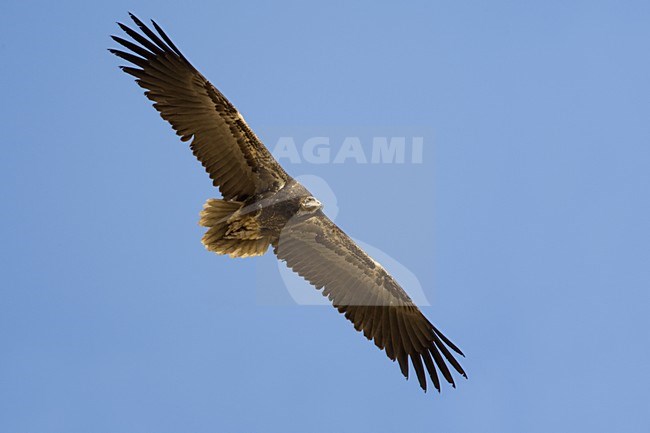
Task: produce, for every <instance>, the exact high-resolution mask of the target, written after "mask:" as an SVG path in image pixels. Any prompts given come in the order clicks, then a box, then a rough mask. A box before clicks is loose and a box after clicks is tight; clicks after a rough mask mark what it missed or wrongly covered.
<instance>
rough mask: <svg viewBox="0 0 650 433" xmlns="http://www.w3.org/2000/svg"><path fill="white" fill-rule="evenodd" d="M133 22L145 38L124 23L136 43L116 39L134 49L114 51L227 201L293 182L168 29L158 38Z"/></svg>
mask: <svg viewBox="0 0 650 433" xmlns="http://www.w3.org/2000/svg"><path fill="white" fill-rule="evenodd" d="M131 18H132V19H133V21H134V22H135V23H136V25H137V26H138V27H139V28H140V30H141V31H142V33H144V35H142V34H140V33H138V32H136V31H134V30H132V29H130V28H129V27H127V26H125V25H124V24H121V23H118V25H119V26H120V27H121V28H122V30H124V32H125V33H126V34H127V35H128V36H130V37H131V38H132V40H133V42H132V41H129V40H126V39H123V38H120V37H117V36H112V38H113V40H115V41H116V42H117V43H119V44H120V45H122V46H123V47H125V48H126V49H127V50H128V51H121V50H114V49H111V50H110V51H111V52H112V53H113V54H115V55H117V56H119V57H121V58H122V59H124V60H127V61H128V62H130V63H132V64H133V65H135V66H137V67H128V66H122V70H124V72H126V73H128V74H130V75H133V76H134V77H135V78H136V82H137V83H138V84H139V85H140V86H141V87H143V88H144V89H146V92H145V95H146V96H147V98H149V99H150V100H152V101H153V102H154V107H155V108H156V110H158V111H159V112H160V115H161V116H162V118H163V119H165V120H166V121H168V122H169V123H170V124H171V125H172V128H173V129H174V130H175V131H176V133H177V134H178V135H179V136H180V137H181V140H183V141H188V140H192V143H191V145H190V147H191V149H192V152H193V153H194V155H195V156H196V157H197V158H198V160H199V161H200V162H201V164H202V165H203V166H204V167H205V169H206V171H207V172H208V174H209V175H210V178H211V179H212V181H213V184H214V185H215V186H217V187H219V190H220V191H221V194H222V195H223V197H224V198H225V199H227V200H231V199H234V200H243V199H246V198H248V197H250V196H252V195H254V194H255V193H257V192H262V191H267V190H269V189H276V188H278V187H279V186H281V185H283V184H284V183H286V181H287V179H289V177H288V175H287V174H286V172H285V171H284V170H283V169H282V167H281V166H280V165H279V164H278V163H277V161H276V160H275V159H274V158H273V156H272V155H271V153H270V152H269V151H268V149H267V148H266V147H265V146H264V145H263V144H262V143H261V142H260V140H259V139H258V138H257V136H256V135H255V134H254V133H253V131H251V129H250V128H249V127H248V125H247V124H246V122H245V121H244V118H243V117H242V116H241V115H240V114H239V112H238V111H237V110H236V109H235V107H234V106H233V105H232V104H231V103H230V102H229V101H228V100H227V99H226V98H225V96H223V94H222V93H221V92H220V91H219V90H217V89H216V88H215V87H214V86H213V85H212V84H210V82H209V81H208V80H206V79H205V77H203V75H201V73H199V72H198V71H197V70H196V69H195V68H194V67H193V66H192V65H191V64H190V63H189V62H188V61H187V59H186V58H185V57H184V56H183V54H181V52H180V51H179V50H178V48H176V46H175V45H174V44H173V43H172V41H171V40H170V39H169V37H168V36H167V35H166V34H165V33H164V32H163V31H162V29H161V28H160V27H159V26H158V25H157V24H156V23H155V22H153V21H152V23H153V26H154V28H155V29H156V31H157V32H158V34H156V33H154V32H153V31H152V30H151V29H150V28H148V27H147V26H146V25H144V23H142V22H141V21H140V20H139V19H138V18H136V17H135V16H133V15H131Z"/></svg>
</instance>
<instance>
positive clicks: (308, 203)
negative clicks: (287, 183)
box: [299, 195, 323, 214]
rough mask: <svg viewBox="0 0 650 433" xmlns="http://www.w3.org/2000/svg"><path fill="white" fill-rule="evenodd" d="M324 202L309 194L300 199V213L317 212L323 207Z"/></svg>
mask: <svg viewBox="0 0 650 433" xmlns="http://www.w3.org/2000/svg"><path fill="white" fill-rule="evenodd" d="M322 207H323V204H322V203H321V202H319V201H318V200H316V199H315V198H314V197H312V196H311V195H310V196H307V197H303V198H302V199H300V210H299V212H300V213H303V214H304V213H312V212H316V211H317V210H318V209H321V208H322Z"/></svg>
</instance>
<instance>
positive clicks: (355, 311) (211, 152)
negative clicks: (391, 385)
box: [110, 15, 467, 391]
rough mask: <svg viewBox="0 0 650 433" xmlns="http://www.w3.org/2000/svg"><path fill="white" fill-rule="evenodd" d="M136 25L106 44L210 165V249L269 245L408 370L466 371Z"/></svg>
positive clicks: (237, 122) (402, 297)
mask: <svg viewBox="0 0 650 433" xmlns="http://www.w3.org/2000/svg"><path fill="white" fill-rule="evenodd" d="M131 18H132V19H133V21H134V22H135V24H136V25H137V27H139V29H140V31H141V33H138V32H136V31H135V30H133V29H131V28H129V27H127V26H125V25H124V24H119V26H120V28H121V29H122V30H123V31H124V32H125V33H126V34H127V35H128V36H129V37H130V38H131V41H129V40H126V39H123V38H120V37H117V36H112V38H113V40H115V41H116V42H117V43H119V44H120V45H122V46H123V47H124V48H126V50H125V51H120V50H115V49H111V50H110V52H112V53H113V54H115V55H117V56H119V57H121V58H122V59H124V60H126V61H128V62H130V63H131V64H132V66H122V67H121V68H122V70H123V71H124V72H126V73H127V74H130V75H132V76H134V77H135V78H136V82H137V83H138V84H139V85H140V87H143V88H144V89H146V92H145V95H146V96H147V98H149V99H150V100H152V101H153V102H154V104H153V105H154V107H155V108H156V110H158V111H159V112H160V115H161V116H162V118H163V119H165V120H166V121H168V122H169V123H170V124H171V126H172V128H174V130H175V131H176V133H177V134H178V135H179V136H180V138H181V140H182V141H191V143H190V148H191V149H192V152H193V153H194V155H195V156H196V157H197V158H198V160H199V161H200V162H201V164H202V165H203V167H205V170H206V171H207V172H208V174H209V176H210V178H211V179H212V183H213V185H214V186H216V187H218V188H219V191H220V192H221V196H222V198H221V199H210V200H208V201H207V202H206V203H205V205H204V209H203V211H202V212H201V219H200V224H201V225H202V226H204V227H207V232H206V233H205V236H203V239H202V242H203V245H205V247H206V248H207V249H208V250H210V251H214V252H215V253H217V254H227V255H229V256H230V257H250V256H258V255H262V254H264V253H265V252H266V251H267V249H268V248H269V246H272V247H273V252H274V253H275V254H276V255H277V257H278V259H279V260H281V261H284V262H286V264H287V266H288V267H289V268H291V269H292V270H293V271H294V272H297V273H298V274H299V275H300V276H301V277H303V278H304V279H305V280H307V281H308V282H309V283H311V284H312V285H313V286H315V287H316V289H318V290H321V291H322V293H323V295H324V296H327V298H328V299H329V300H330V301H331V302H332V304H333V305H334V307H335V308H336V309H338V311H339V312H340V313H343V314H344V315H345V317H346V318H347V319H348V320H349V321H350V322H352V324H353V325H354V328H355V329H356V330H357V331H361V332H363V335H365V336H366V338H368V339H369V340H372V341H374V342H375V344H376V345H377V347H379V348H380V349H383V350H385V351H386V355H388V357H389V358H390V359H391V360H393V361H395V360H397V362H398V363H399V366H400V369H401V371H402V374H403V375H404V376H405V377H406V378H408V373H409V365H408V363H409V358H410V360H411V363H412V365H413V368H414V370H415V373H416V375H417V378H418V381H419V383H420V386H421V387H422V389H423V390H425V391H426V389H427V379H426V374H425V372H428V374H429V377H430V379H431V381H432V383H433V386H434V387H435V388H436V389H437V390H438V391H440V380H439V378H438V371H439V372H440V373H441V374H442V376H443V377H444V379H445V380H446V381H447V382H449V383H450V384H451V385H452V386H455V384H454V379H453V377H452V374H451V372H450V369H449V367H448V366H447V364H449V365H450V366H451V367H452V368H453V369H454V370H456V371H457V372H458V373H459V374H461V375H462V376H464V377H467V376H466V375H465V372H464V371H463V369H462V367H461V366H460V364H459V363H458V361H456V359H455V358H454V355H453V354H452V353H451V351H450V349H451V350H453V351H454V352H456V353H458V354H460V355H463V354H462V352H461V351H460V350H459V349H458V348H457V347H456V346H455V345H454V344H453V343H452V342H451V341H449V339H447V338H446V337H445V336H444V335H443V334H442V333H441V332H440V331H438V329H436V327H435V326H433V325H432V324H431V322H429V320H427V318H426V317H424V315H423V314H422V312H420V310H419V309H418V307H417V306H416V305H415V304H414V303H413V302H412V301H411V298H409V296H408V295H407V294H406V292H405V291H404V290H403V289H402V288H401V287H400V285H399V284H398V283H397V282H396V281H395V280H394V279H393V277H391V276H390V275H389V274H388V272H386V270H385V269H384V268H383V267H382V266H381V265H380V264H379V263H377V262H376V261H375V260H373V259H372V258H371V257H370V256H368V255H367V254H366V253H365V252H364V251H363V250H362V249H361V248H359V247H358V246H357V245H356V244H355V243H354V241H352V239H350V238H349V237H348V235H346V234H345V233H344V232H343V231H342V230H341V229H340V228H339V227H337V226H336V225H335V224H334V223H333V222H332V221H331V220H330V219H329V218H328V217H327V216H325V214H324V213H323V212H322V210H321V203H320V202H319V201H318V200H317V199H316V198H314V197H313V196H312V194H311V193H310V192H309V191H308V190H307V189H306V188H305V187H303V186H302V185H301V184H300V183H298V182H297V181H295V180H294V179H293V178H291V176H289V175H288V174H287V173H286V172H285V171H284V170H283V169H282V167H280V165H279V164H278V162H277V161H276V160H275V159H274V158H273V156H272V155H271V153H270V152H269V151H268V149H267V148H266V147H265V146H264V145H263V144H262V143H261V142H260V140H259V139H258V138H257V136H256V135H255V133H253V131H251V129H250V128H249V127H248V125H247V124H246V122H245V121H244V118H243V117H242V116H241V115H240V114H239V112H238V111H237V110H236V109H235V107H233V105H232V104H231V103H230V102H229V101H228V100H227V99H226V98H225V97H224V96H223V94H222V93H221V92H220V91H219V90H217V89H216V88H215V87H214V86H213V85H212V84H210V82H209V81H208V80H207V79H206V78H205V77H204V76H203V75H201V73H200V72H199V71H197V70H196V69H195V68H194V67H193V66H192V65H191V64H190V62H189V61H188V60H187V59H186V58H185V56H183V54H181V52H180V51H179V50H178V48H176V45H174V43H173V42H172V41H171V40H170V39H169V37H168V36H167V35H166V34H165V33H164V32H163V31H162V29H161V28H160V27H159V26H158V25H157V24H156V23H155V22H153V21H152V24H153V28H155V30H156V32H157V34H156V33H154V31H152V30H151V29H150V28H149V27H147V26H146V25H145V24H144V23H142V22H141V21H140V20H139V19H138V18H136V17H135V16H133V15H131Z"/></svg>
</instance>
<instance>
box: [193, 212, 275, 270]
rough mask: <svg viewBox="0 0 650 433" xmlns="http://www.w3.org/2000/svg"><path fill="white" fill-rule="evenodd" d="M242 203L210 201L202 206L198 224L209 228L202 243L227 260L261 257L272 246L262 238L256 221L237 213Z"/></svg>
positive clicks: (268, 239)
mask: <svg viewBox="0 0 650 433" xmlns="http://www.w3.org/2000/svg"><path fill="white" fill-rule="evenodd" d="M243 207H244V203H242V202H239V201H227V200H217V199H209V200H208V201H206V202H205V204H204V205H203V210H202V211H201V219H200V220H199V225H201V226H203V227H208V231H207V232H206V233H205V235H204V236H203V239H201V242H202V243H203V245H204V246H205V248H206V249H207V250H208V251H213V252H215V253H217V254H228V255H229V256H230V257H252V256H261V255H262V254H264V253H265V252H266V250H267V249H268V248H269V245H270V243H271V238H270V237H269V236H265V235H262V233H261V228H260V226H259V224H258V222H257V220H256V219H255V218H254V217H253V216H251V215H250V214H240V212H239V211H240V210H241V209H242V208H243Z"/></svg>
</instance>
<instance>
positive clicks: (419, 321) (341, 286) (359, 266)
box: [274, 211, 467, 391]
mask: <svg viewBox="0 0 650 433" xmlns="http://www.w3.org/2000/svg"><path fill="white" fill-rule="evenodd" d="M274 251H275V253H276V255H277V256H278V258H279V259H280V260H284V261H286V263H287V266H289V268H291V269H292V270H294V271H295V272H296V273H298V274H299V275H300V276H302V277H303V278H305V279H306V280H307V281H308V282H310V283H311V284H312V285H314V286H315V287H316V288H317V289H322V293H323V295H325V296H327V297H328V298H329V299H330V300H331V301H332V304H333V305H334V307H336V308H337V309H338V311H339V312H340V313H343V314H344V315H345V317H346V318H347V319H348V320H349V321H351V322H352V323H353V324H354V327H355V329H356V330H357V331H361V332H363V334H364V335H365V336H366V338H368V339H369V340H373V341H374V342H375V344H376V345H377V347H379V348H380V349H383V350H385V351H386V355H388V357H389V358H390V359H392V360H393V361H394V360H397V361H398V363H399V365H400V369H401V370H402V373H403V374H404V376H405V377H407V378H408V370H409V367H408V360H409V358H410V360H411V363H412V366H413V368H414V370H415V373H416V375H417V378H418V381H419V383H420V386H421V387H422V389H424V390H425V391H426V389H427V381H426V375H425V370H426V371H427V372H428V373H429V377H430V379H431V381H432V382H433V385H434V387H435V388H436V389H437V390H438V391H440V380H439V378H438V374H437V371H440V373H442V376H443V377H444V378H445V380H447V382H449V383H450V384H451V385H452V386H455V383H454V379H453V377H452V375H451V372H450V370H449V367H448V366H447V363H448V364H449V365H451V366H452V367H453V369H455V370H456V371H457V372H458V373H460V374H461V375H463V376H464V377H467V376H466V374H465V372H464V371H463V368H462V367H461V366H460V364H459V363H458V361H457V360H456V359H455V358H454V356H453V355H452V353H451V352H450V350H449V349H451V350H453V351H455V352H456V353H458V354H460V355H462V352H461V351H460V350H459V349H458V348H457V347H456V346H455V345H454V344H453V343H452V342H451V341H449V340H448V339H447V338H446V337H445V336H444V335H443V334H442V333H441V332H440V331H438V330H437V329H436V328H435V327H434V326H433V325H432V324H431V322H429V321H428V320H427V318H426V317H425V316H424V315H423V314H422V312H421V311H420V310H419V309H418V307H417V306H415V305H414V304H413V302H412V301H411V299H410V298H409V297H408V295H407V294H406V293H405V292H404V290H403V289H402V288H401V287H400V286H399V285H398V284H397V283H396V282H395V280H394V279H393V278H392V277H391V276H390V275H389V274H388V273H387V272H386V270H385V269H384V268H383V267H382V266H381V265H379V264H378V263H377V262H375V261H374V260H373V259H372V258H370V257H369V256H368V255H367V254H366V253H365V252H364V251H363V250H362V249H361V248H359V247H358V246H357V245H356V244H355V243H354V241H352V239H350V238H349V237H348V236H347V235H346V234H345V233H344V232H343V231H342V230H341V229H339V228H338V227H337V226H336V225H335V224H334V223H333V222H332V221H331V220H330V219H329V218H327V216H325V215H324V214H323V213H322V212H320V211H318V212H316V213H315V214H314V215H313V216H311V217H309V218H306V219H304V218H297V219H294V220H292V221H290V222H289V223H288V224H287V226H286V227H285V229H284V230H283V231H282V233H281V235H280V237H279V240H278V241H277V242H276V243H275V244H274Z"/></svg>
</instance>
